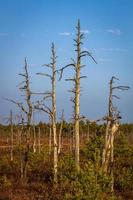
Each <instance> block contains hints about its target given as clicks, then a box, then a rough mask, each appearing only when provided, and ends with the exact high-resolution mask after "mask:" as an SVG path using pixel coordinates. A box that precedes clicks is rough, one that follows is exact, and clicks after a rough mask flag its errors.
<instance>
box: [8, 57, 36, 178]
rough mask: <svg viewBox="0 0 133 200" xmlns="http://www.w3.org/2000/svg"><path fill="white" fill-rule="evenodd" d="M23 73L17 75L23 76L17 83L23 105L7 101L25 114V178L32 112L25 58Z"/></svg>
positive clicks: (24, 175)
mask: <svg viewBox="0 0 133 200" xmlns="http://www.w3.org/2000/svg"><path fill="white" fill-rule="evenodd" d="M24 62H25V63H24V73H20V74H19V75H20V76H21V77H23V81H22V82H21V83H20V84H18V87H19V90H20V91H21V92H23V93H24V94H23V96H24V97H25V105H24V103H23V102H19V101H14V100H12V99H7V98H6V100H8V101H10V102H12V103H14V104H15V105H17V107H18V108H19V109H20V111H21V112H22V113H24V114H25V115H26V122H25V124H26V147H25V148H24V156H23V157H24V158H23V162H24V165H23V177H24V179H25V180H26V177H27V166H28V157H29V149H30V148H29V145H30V144H29V139H30V138H29V137H30V125H31V120H32V113H33V106H32V101H31V94H32V92H31V89H30V80H29V79H30V77H29V73H28V64H27V60H26V58H25V61H24Z"/></svg>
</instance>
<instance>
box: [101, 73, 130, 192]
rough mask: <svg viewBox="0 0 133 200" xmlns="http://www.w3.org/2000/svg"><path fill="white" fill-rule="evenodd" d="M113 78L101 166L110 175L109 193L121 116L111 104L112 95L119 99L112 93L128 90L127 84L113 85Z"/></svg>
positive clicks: (112, 186) (112, 189) (112, 181)
mask: <svg viewBox="0 0 133 200" xmlns="http://www.w3.org/2000/svg"><path fill="white" fill-rule="evenodd" d="M114 79H116V80H118V79H117V78H116V77H114V76H113V77H112V78H111V80H110V91H109V105H108V116H107V126H106V133H105V144H104V149H103V156H102V168H103V171H104V172H105V173H106V174H108V175H110V177H111V188H110V189H111V193H113V191H114V175H113V162H114V136H115V134H116V132H117V131H118V128H119V119H120V118H121V117H120V115H119V112H118V111H117V109H116V107H114V106H113V97H115V98H116V99H119V97H118V96H116V95H115V94H113V91H114V90H116V89H119V90H128V89H129V87H128V86H113V83H114Z"/></svg>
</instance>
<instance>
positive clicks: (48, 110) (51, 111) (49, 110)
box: [35, 43, 58, 182]
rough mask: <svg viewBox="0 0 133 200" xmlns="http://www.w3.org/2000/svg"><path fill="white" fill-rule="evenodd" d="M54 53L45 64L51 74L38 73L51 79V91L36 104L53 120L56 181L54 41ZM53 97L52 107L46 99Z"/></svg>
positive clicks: (55, 175) (53, 52) (55, 176)
mask: <svg viewBox="0 0 133 200" xmlns="http://www.w3.org/2000/svg"><path fill="white" fill-rule="evenodd" d="M51 51H52V55H51V62H50V64H47V65H44V66H47V67H48V68H50V69H51V74H47V73H37V74H38V75H42V76H46V77H48V78H50V80H51V87H52V88H51V91H50V92H46V93H43V94H44V98H43V101H41V102H38V104H37V105H36V106H35V108H36V109H38V110H41V111H44V112H45V113H47V114H48V115H49V116H50V117H51V122H52V134H53V141H54V144H53V148H54V182H57V163H58V145H57V132H56V73H57V70H56V59H57V56H56V52H55V47H54V43H52V47H51ZM48 98H51V104H52V105H51V108H50V107H48V106H46V104H45V102H44V101H45V100H46V99H48Z"/></svg>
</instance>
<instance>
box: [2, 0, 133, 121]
mask: <svg viewBox="0 0 133 200" xmlns="http://www.w3.org/2000/svg"><path fill="white" fill-rule="evenodd" d="M132 10H133V1H132V0H111V1H110V0H0V70H1V73H0V96H1V97H9V98H12V99H17V100H20V93H19V92H18V89H17V87H16V85H17V84H18V83H19V82H20V81H21V79H20V77H19V76H18V73H20V72H22V71H23V64H24V57H27V60H28V63H29V73H30V75H31V82H32V83H31V85H32V89H33V90H34V91H45V90H47V89H48V88H49V86H50V84H49V83H48V79H47V78H40V77H37V76H36V75H35V74H36V73H37V72H42V71H43V70H44V69H43V68H42V67H41V65H42V64H44V63H48V62H49V58H50V47H51V42H54V43H55V46H56V50H57V55H58V62H57V67H58V68H60V67H61V66H64V65H65V64H68V63H69V61H70V58H71V57H74V56H75V53H74V46H73V39H74V38H75V35H74V34H75V26H76V23H77V20H78V19H80V22H81V30H82V31H83V32H84V33H85V39H84V45H83V49H88V50H89V51H90V52H92V54H93V56H94V57H95V59H96V60H97V62H98V64H97V65H95V64H94V63H93V62H92V61H91V59H89V58H85V59H84V60H83V62H84V63H85V64H86V68H84V69H83V71H82V74H83V75H84V74H85V75H87V76H88V77H87V79H84V80H82V82H81V86H82V89H83V92H82V96H81V114H83V115H85V116H87V117H88V118H89V119H95V118H99V117H101V116H103V115H105V114H106V113H107V103H108V92H109V91H108V86H109V85H108V82H109V80H110V78H111V76H112V75H115V76H117V77H119V79H120V80H119V81H118V84H119V83H120V84H124V85H129V86H130V87H131V89H130V90H129V91H127V92H119V93H118V94H119V96H120V97H121V100H120V101H119V102H116V105H117V106H118V108H119V110H120V111H121V114H122V117H123V122H133V114H132V113H133V100H132V99H133V92H132V88H133V78H132V74H133V60H132V52H133V39H132V36H133V26H132V21H133V12H132ZM46 70H47V69H46ZM71 75H72V71H71V70H66V72H65V73H64V79H65V78H68V77H70V76H71ZM71 87H72V85H71V83H68V82H65V81H64V80H62V81H61V82H57V94H58V97H57V108H58V110H57V116H58V117H59V116H60V115H61V110H62V109H63V108H64V110H65V117H66V119H67V120H69V119H70V115H71V112H72V103H71V102H70V100H69V99H70V96H71V94H70V93H69V92H68V90H69V89H70V88H71ZM11 108H12V109H13V112H14V113H17V109H16V108H15V106H14V105H12V104H10V103H9V102H5V101H4V100H3V99H2V98H0V116H7V115H8V113H9V110H10V109H11ZM37 118H38V120H42V118H43V119H45V118H46V116H43V114H39V115H38V116H37Z"/></svg>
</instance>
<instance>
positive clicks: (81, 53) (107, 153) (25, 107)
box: [7, 20, 129, 191]
mask: <svg viewBox="0 0 133 200" xmlns="http://www.w3.org/2000/svg"><path fill="white" fill-rule="evenodd" d="M83 39H84V33H83V32H82V31H81V28H80V21H79V20H78V23H77V26H76V38H75V39H74V46H75V52H76V56H75V58H73V59H71V63H69V64H67V65H66V66H63V67H61V68H59V67H57V55H56V50H55V46H54V43H52V46H51V60H50V63H49V64H46V65H43V67H44V72H41V73H37V75H41V76H44V77H47V78H49V79H50V81H51V90H50V91H44V92H42V93H36V92H33V91H31V87H30V80H29V79H30V78H29V74H28V64H27V60H26V59H25V65H24V73H21V74H19V75H20V76H21V77H22V78H23V81H22V82H21V83H20V84H19V85H18V86H19V89H20V91H21V92H23V93H24V97H25V102H24V103H23V102H18V101H15V100H12V99H7V100H8V101H10V102H12V103H14V104H16V106H17V107H18V108H19V109H20V113H21V125H22V126H21V127H22V129H23V125H26V127H27V128H26V130H25V135H26V143H25V148H24V152H23V159H22V167H21V171H22V173H21V175H22V178H25V179H26V176H27V165H28V156H29V150H30V142H29V141H30V126H31V124H32V118H33V113H34V111H35V110H39V111H42V112H44V113H46V114H48V116H49V119H50V124H51V126H50V133H49V134H50V136H49V137H50V138H53V144H52V146H53V169H54V182H55V183H56V182H57V181H58V179H57V172H58V155H59V154H60V152H61V134H62V126H63V120H64V111H63V112H62V117H61V119H62V123H61V127H60V131H59V133H57V127H56V124H57V122H56V83H57V76H59V80H61V79H62V77H63V72H64V70H67V69H68V68H72V69H73V71H74V73H73V77H70V78H69V79H66V81H72V82H73V83H74V87H73V88H72V89H71V90H70V91H71V92H72V93H73V96H72V99H71V100H72V102H73V104H74V106H73V108H74V112H73V133H74V141H75V144H74V152H75V169H76V170H77V172H80V131H79V130H80V129H79V122H80V120H81V119H84V118H85V117H83V116H81V115H80V95H81V86H80V82H81V79H82V78H86V76H81V69H82V67H84V66H85V65H84V64H83V63H82V59H83V58H84V57H87V56H88V57H89V58H91V59H92V60H93V61H94V62H95V63H96V64H97V62H96V60H95V59H94V57H93V56H92V55H91V53H90V52H89V51H87V50H82V45H83ZM46 67H48V68H49V69H50V73H47V71H46ZM114 80H117V78H116V77H112V78H111V80H110V84H109V85H110V90H109V91H110V92H109V105H108V114H107V116H105V117H103V118H102V119H100V120H105V121H106V134H105V142H104V148H103V155H102V164H101V167H102V169H103V171H104V172H105V173H108V174H110V175H111V177H112V184H111V190H112V191H113V185H114V184H113V151H114V147H113V145H114V137H115V135H116V133H117V131H118V128H119V119H120V118H121V117H120V113H119V112H118V111H117V108H116V107H114V105H113V98H117V99H119V97H118V96H117V95H116V94H114V91H115V90H128V89H129V87H128V86H114ZM32 95H41V96H42V100H38V101H36V102H34V103H33V102H32ZM47 99H49V100H50V102H51V106H48V105H47V102H46V100H47ZM24 115H25V116H26V118H25V117H24ZM25 119H26V120H25ZM96 121H99V120H96ZM90 122H91V121H90ZM10 124H12V112H11V114H10ZM21 131H22V130H21ZM40 134H41V133H40V132H39V137H40ZM11 135H12V136H11V138H12V140H11V141H12V144H13V128H12V126H11ZM34 137H36V134H34ZM12 146H13V145H12ZM34 146H35V144H34ZM49 147H50V149H49V153H51V139H50V140H49ZM34 151H35V149H34ZM39 151H40V150H39ZM21 156H22V155H21ZM11 157H12V159H13V148H11Z"/></svg>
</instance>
